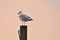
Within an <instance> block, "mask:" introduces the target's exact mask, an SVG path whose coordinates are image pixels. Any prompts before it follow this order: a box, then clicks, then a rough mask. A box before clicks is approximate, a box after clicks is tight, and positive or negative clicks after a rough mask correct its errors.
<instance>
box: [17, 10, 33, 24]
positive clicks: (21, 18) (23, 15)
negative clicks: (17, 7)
mask: <svg viewBox="0 0 60 40" xmlns="http://www.w3.org/2000/svg"><path fill="white" fill-rule="evenodd" d="M17 14H18V17H19V19H20V20H21V21H22V25H25V22H28V21H32V20H33V19H32V18H31V17H29V16H27V15H25V14H23V12H22V11H19V12H18V13H17Z"/></svg>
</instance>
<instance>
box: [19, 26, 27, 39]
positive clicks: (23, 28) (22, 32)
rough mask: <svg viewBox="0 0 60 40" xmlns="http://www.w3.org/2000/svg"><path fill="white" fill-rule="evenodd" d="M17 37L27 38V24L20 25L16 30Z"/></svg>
mask: <svg viewBox="0 0 60 40" xmlns="http://www.w3.org/2000/svg"><path fill="white" fill-rule="evenodd" d="M18 34H19V39H20V40H27V26H25V25H24V26H23V25H22V26H20V30H18Z"/></svg>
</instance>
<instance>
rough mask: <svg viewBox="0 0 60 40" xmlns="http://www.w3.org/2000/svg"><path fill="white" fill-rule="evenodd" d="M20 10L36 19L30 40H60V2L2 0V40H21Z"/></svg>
mask: <svg viewBox="0 0 60 40" xmlns="http://www.w3.org/2000/svg"><path fill="white" fill-rule="evenodd" d="M20 10H21V11H23V13H24V14H27V15H29V16H31V17H32V18H33V19H34V20H33V21H31V22H27V23H26V25H27V26H28V40H60V0H0V40H19V38H18V33H17V31H18V30H19V26H20V25H21V24H22V23H21V21H20V20H19V18H18V15H17V13H18V12H19V11H20Z"/></svg>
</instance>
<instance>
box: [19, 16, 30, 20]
mask: <svg viewBox="0 0 60 40" xmlns="http://www.w3.org/2000/svg"><path fill="white" fill-rule="evenodd" d="M20 17H21V18H22V19H23V20H24V21H29V20H30V19H31V18H30V17H29V16H27V15H20Z"/></svg>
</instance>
